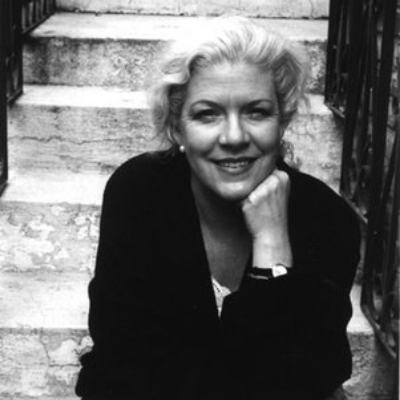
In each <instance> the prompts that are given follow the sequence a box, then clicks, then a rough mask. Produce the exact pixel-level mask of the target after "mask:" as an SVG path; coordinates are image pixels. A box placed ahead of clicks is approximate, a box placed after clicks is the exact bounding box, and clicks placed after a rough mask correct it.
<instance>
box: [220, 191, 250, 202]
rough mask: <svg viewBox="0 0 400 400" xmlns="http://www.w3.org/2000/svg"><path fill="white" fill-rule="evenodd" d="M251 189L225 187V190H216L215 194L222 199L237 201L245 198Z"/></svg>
mask: <svg viewBox="0 0 400 400" xmlns="http://www.w3.org/2000/svg"><path fill="white" fill-rule="evenodd" d="M251 192H252V190H250V189H247V188H246V189H236V190H232V189H225V190H220V191H218V192H217V195H218V196H219V197H220V198H222V199H223V200H226V201H229V202H233V203H238V202H241V201H243V200H245V199H246V198H247V197H248V196H249V195H250V193H251Z"/></svg>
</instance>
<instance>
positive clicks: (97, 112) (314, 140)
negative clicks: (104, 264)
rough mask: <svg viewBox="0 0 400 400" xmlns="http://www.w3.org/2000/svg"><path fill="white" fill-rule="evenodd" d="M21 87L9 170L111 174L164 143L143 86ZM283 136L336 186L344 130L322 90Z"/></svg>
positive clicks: (310, 168)
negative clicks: (134, 88) (154, 126)
mask: <svg viewBox="0 0 400 400" xmlns="http://www.w3.org/2000/svg"><path fill="white" fill-rule="evenodd" d="M24 90H25V92H24V95H23V96H22V97H21V98H19V99H18V100H17V102H16V103H15V104H14V105H13V107H12V108H11V109H10V110H9V116H10V118H9V122H10V124H9V152H10V157H9V158H10V168H11V169H16V170H31V169H40V170H44V171H46V170H47V171H50V170H59V171H71V172H80V171H92V172H101V173H104V174H108V173H110V172H111V171H112V170H114V169H115V167H116V166H117V165H119V164H121V163H122V162H123V161H125V160H126V159H128V158H130V157H132V156H133V155H135V154H138V153H140V152H143V151H146V150H155V149H159V148H161V145H160V142H159V140H157V139H156V138H155V137H154V134H153V131H152V127H151V123H150V121H149V112H148V107H147V102H146V100H145V95H144V94H143V93H142V92H131V91H127V90H123V89H115V88H107V87H65V86H42V85H26V86H25V89H24ZM286 139H287V140H288V141H289V142H291V143H292V144H293V146H294V149H295V156H296V157H297V158H298V159H299V161H300V163H301V169H302V170H304V171H305V172H309V173H311V174H313V175H315V176H317V177H319V178H320V179H322V180H324V181H325V182H326V183H328V184H329V185H330V186H331V187H333V188H334V189H337V187H338V182H339V170H340V156H341V147H342V145H341V136H340V135H339V134H338V130H337V126H336V121H335V119H334V117H333V116H332V113H331V112H330V111H329V110H328V109H327V107H326V106H324V104H323V98H322V96H319V95H310V110H309V111H308V110H303V111H302V112H301V113H300V114H299V116H298V118H297V120H296V121H295V122H294V123H293V125H292V127H291V128H289V129H288V131H287V134H286ZM316 155H318V156H316Z"/></svg>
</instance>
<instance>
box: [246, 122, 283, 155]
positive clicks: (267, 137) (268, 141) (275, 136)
mask: <svg viewBox="0 0 400 400" xmlns="http://www.w3.org/2000/svg"><path fill="white" fill-rule="evenodd" d="M281 138H282V137H281V134H280V130H279V126H278V125H272V126H271V125H269V126H267V127H264V128H262V129H259V130H258V132H257V134H255V135H253V139H254V142H255V144H256V145H257V147H258V148H259V149H260V150H262V151H263V152H265V153H274V152H275V151H276V150H279V148H280V143H281Z"/></svg>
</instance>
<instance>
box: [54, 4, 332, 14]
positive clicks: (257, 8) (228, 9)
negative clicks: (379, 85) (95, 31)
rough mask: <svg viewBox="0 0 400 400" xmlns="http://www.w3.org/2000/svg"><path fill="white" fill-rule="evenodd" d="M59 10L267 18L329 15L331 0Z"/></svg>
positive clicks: (78, 6) (65, 6) (81, 6)
mask: <svg viewBox="0 0 400 400" xmlns="http://www.w3.org/2000/svg"><path fill="white" fill-rule="evenodd" d="M57 7H58V9H61V10H65V11H80V12H95V13H134V14H157V15H158V14H165V15H222V14H239V15H243V16H247V17H264V18H293V19H294V18H326V17H327V16H328V13H329V1H328V0H296V1H291V0H280V1H276V0H263V1H260V0H247V1H246V2H243V1H241V0H211V1H209V0H206V1H201V2H200V1H198V0H189V1H180V0H136V1H131V0H113V1H107V0H57Z"/></svg>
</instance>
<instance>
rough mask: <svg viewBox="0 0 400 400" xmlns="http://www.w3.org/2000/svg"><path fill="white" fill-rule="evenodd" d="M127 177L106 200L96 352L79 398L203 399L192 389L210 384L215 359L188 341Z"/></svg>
mask: <svg viewBox="0 0 400 400" xmlns="http://www.w3.org/2000/svg"><path fill="white" fill-rule="evenodd" d="M125 175H128V174H125V173H124V171H123V170H122V171H118V172H117V174H115V175H114V176H113V177H112V178H111V179H110V181H109V182H108V184H107V187H106V190H105V193H104V198H103V208H102V215H101V223H100V240H99V246H98V254H97V262H96V269H95V275H94V278H93V279H92V281H91V283H90V286H89V297H90V311H89V330H90V334H91V336H92V339H93V342H94V346H93V349H92V351H91V352H90V353H88V354H86V355H84V356H83V357H82V358H81V363H82V369H81V372H80V375H79V379H78V383H77V386H76V393H77V394H78V395H79V396H83V397H84V398H86V397H87V396H92V395H97V394H98V395H100V396H104V397H105V398H108V396H110V398H112V399H113V400H115V399H126V398H132V399H135V400H145V399H169V398H171V399H172V398H173V399H182V400H183V399H187V398H193V399H196V398H197V396H200V394H197V393H196V392H193V389H194V388H199V387H200V384H201V383H202V382H201V380H202V379H203V377H204V376H206V372H205V371H206V370H207V369H208V367H207V363H208V362H209V361H208V360H209V354H208V353H207V352H206V351H204V349H203V348H201V346H198V347H196V342H195V341H194V342H192V343H190V339H191V338H190V335H189V334H187V335H185V330H187V326H188V325H189V324H190V320H188V319H189V318H190V315H189V313H187V312H185V310H184V307H185V306H186V304H185V301H184V300H183V299H181V298H180V297H179V292H178V291H175V289H174V287H175V286H174V282H172V279H173V277H172V276H171V273H169V271H168V269H169V268H166V271H164V270H163V268H162V267H165V265H162V263H161V265H160V262H159V260H160V257H161V256H160V254H158V251H157V250H154V249H156V248H157V247H156V246H154V240H155V238H154V232H153V231H151V230H150V229H149V223H148V218H149V216H148V212H147V210H146V204H145V201H144V200H143V196H141V193H140V191H138V190H137V189H136V188H135V179H133V180H132V179H131V178H132V177H131V176H129V177H128V176H125ZM182 316H187V317H186V319H184V318H182ZM194 361H195V362H194ZM186 396H189V397H186ZM199 398H200V397H199Z"/></svg>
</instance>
